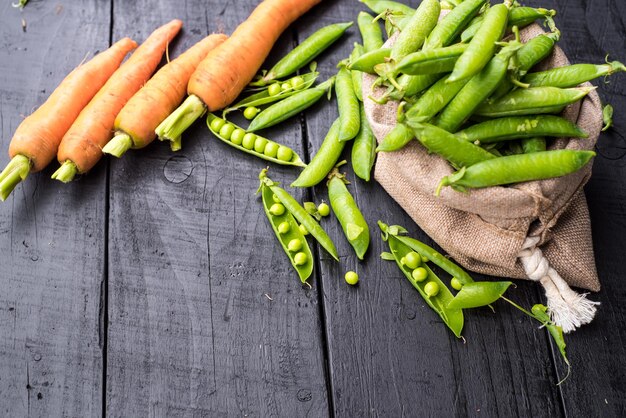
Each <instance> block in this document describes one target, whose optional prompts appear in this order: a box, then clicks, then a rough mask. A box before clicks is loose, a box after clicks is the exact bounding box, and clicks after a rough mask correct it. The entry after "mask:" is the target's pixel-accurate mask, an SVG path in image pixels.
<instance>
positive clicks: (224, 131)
mask: <svg viewBox="0 0 626 418" xmlns="http://www.w3.org/2000/svg"><path fill="white" fill-rule="evenodd" d="M234 130H235V126H234V125H232V124H230V123H225V124H224V125H223V126H222V127H221V128H220V136H221V137H222V138H224V139H230V136H231V135H232V134H233V131H234Z"/></svg>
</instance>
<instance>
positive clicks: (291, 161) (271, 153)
mask: <svg viewBox="0 0 626 418" xmlns="http://www.w3.org/2000/svg"><path fill="white" fill-rule="evenodd" d="M206 124H207V126H208V127H209V130H210V131H211V133H213V135H215V136H216V137H217V138H219V139H220V140H221V141H222V142H225V143H227V144H228V145H230V146H231V147H233V148H237V149H238V150H239V151H243V152H246V153H248V154H252V155H254V156H256V157H258V158H262V159H264V160H267V161H271V162H273V163H276V164H281V165H294V166H298V167H306V164H304V162H303V161H302V159H301V158H300V157H299V156H298V154H296V152H295V151H293V150H292V149H291V148H289V147H287V146H285V145H281V144H279V143H277V142H274V141H271V140H269V139H267V138H264V137H261V136H258V135H255V134H252V133H246V132H245V131H244V130H243V129H242V128H240V127H238V126H237V125H235V124H233V123H230V122H227V121H225V120H224V119H221V118H219V117H218V116H215V115H214V114H213V113H208V114H207V118H206ZM226 125H231V126H232V127H233V128H232V129H230V130H225V131H229V135H228V136H225V135H223V134H222V133H221V131H222V128H223V127H224V126H226ZM236 130H238V131H239V132H238V133H237V134H235V131H236ZM246 134H247V135H248V138H246V140H247V141H246V142H247V144H245V145H246V146H244V138H245V137H246ZM251 137H253V138H251ZM257 142H259V145H256V143H257ZM261 144H262V148H261Z"/></svg>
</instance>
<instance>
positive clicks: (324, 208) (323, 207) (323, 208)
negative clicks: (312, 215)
mask: <svg viewBox="0 0 626 418" xmlns="http://www.w3.org/2000/svg"><path fill="white" fill-rule="evenodd" d="M317 212H318V213H319V214H320V215H321V216H328V215H330V206H328V204H327V203H324V202H322V203H320V204H319V205H318V206H317Z"/></svg>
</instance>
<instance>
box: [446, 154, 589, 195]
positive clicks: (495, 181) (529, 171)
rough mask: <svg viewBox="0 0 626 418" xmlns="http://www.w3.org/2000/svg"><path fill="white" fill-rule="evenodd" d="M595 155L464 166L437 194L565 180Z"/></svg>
mask: <svg viewBox="0 0 626 418" xmlns="http://www.w3.org/2000/svg"><path fill="white" fill-rule="evenodd" d="M595 155H596V153H595V152H593V151H586V150H585V151H579V150H569V149H561V150H554V151H543V152H534V153H532V154H520V155H509V156H505V157H500V158H494V159H491V160H486V161H482V162H480V163H477V164H474V165H472V166H469V167H463V168H462V169H461V170H459V171H457V172H456V173H454V174H451V175H449V176H446V177H444V178H443V179H441V182H440V183H439V186H438V187H437V190H436V192H435V195H436V196H438V195H439V193H440V191H441V189H442V188H443V187H446V186H451V187H452V188H453V189H454V190H457V191H465V190H466V189H467V188H473V189H476V188H482V187H490V186H500V185H505V184H512V183H520V182H524V181H533V180H544V179H549V178H554V177H561V176H565V175H567V174H570V173H574V172H576V171H578V170H580V169H581V168H582V167H584V166H585V165H587V163H588V162H589V161H590V160H591V159H592V158H593V157H594V156H595Z"/></svg>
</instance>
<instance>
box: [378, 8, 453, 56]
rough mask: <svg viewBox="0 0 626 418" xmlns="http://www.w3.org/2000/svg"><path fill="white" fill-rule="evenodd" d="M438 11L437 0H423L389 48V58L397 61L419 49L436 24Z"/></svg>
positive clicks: (439, 9)
mask: <svg viewBox="0 0 626 418" xmlns="http://www.w3.org/2000/svg"><path fill="white" fill-rule="evenodd" d="M440 11H441V5H440V3H439V1H438V0H423V1H422V2H421V4H420V5H419V7H418V8H417V10H416V11H415V13H414V14H413V16H411V19H410V20H409V22H408V23H407V25H406V26H405V27H404V29H403V30H402V32H400V35H399V36H398V38H397V39H396V42H395V43H394V45H393V47H392V48H391V55H390V57H391V59H392V60H395V61H398V60H399V59H400V58H402V57H404V56H406V55H407V54H410V53H411V52H415V51H417V50H418V49H420V48H421V47H422V45H423V44H424V41H425V40H426V37H427V36H428V35H429V34H430V32H431V31H432V30H433V28H434V27H435V25H436V24H437V20H438V19H439V13H440Z"/></svg>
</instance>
